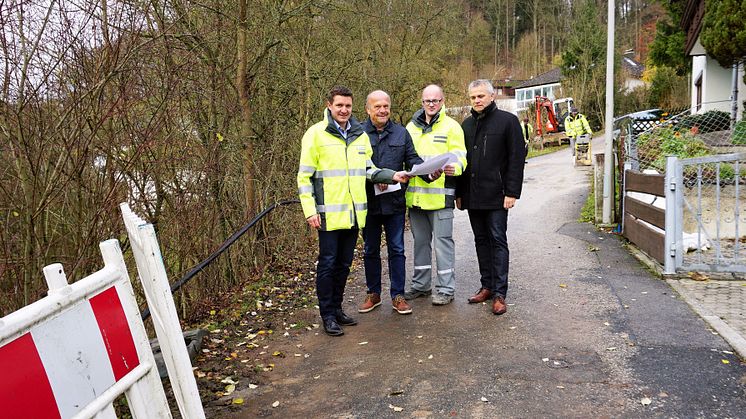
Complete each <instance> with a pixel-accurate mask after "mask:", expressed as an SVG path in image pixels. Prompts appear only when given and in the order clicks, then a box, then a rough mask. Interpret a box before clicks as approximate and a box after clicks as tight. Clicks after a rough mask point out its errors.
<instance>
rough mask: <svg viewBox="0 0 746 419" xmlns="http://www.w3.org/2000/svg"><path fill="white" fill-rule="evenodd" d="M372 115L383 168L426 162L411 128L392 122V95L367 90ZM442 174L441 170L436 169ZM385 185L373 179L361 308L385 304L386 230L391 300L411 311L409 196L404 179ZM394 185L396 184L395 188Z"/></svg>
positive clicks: (369, 127)
mask: <svg viewBox="0 0 746 419" xmlns="http://www.w3.org/2000/svg"><path fill="white" fill-rule="evenodd" d="M365 111H366V112H367V113H368V116H369V118H368V120H367V121H365V122H364V123H363V129H364V130H365V132H367V133H368V137H369V138H370V144H371V146H372V147H373V164H375V165H376V167H378V168H381V169H383V168H388V169H394V170H402V169H403V168H405V167H406V168H407V169H409V168H411V167H412V166H413V165H415V164H419V163H422V159H421V158H420V157H419V156H418V155H417V152H416V151H415V150H414V144H413V143H412V137H411V136H410V135H409V133H408V132H407V130H406V129H405V128H404V127H403V126H401V125H399V124H397V123H395V122H392V121H391V120H390V119H389V117H390V116H391V98H390V97H389V95H388V94H387V93H386V92H384V91H382V90H376V91H373V92H371V93H370V94H369V95H368V99H367V100H366V102H365ZM436 175H437V174H436ZM398 186H399V184H396V185H385V184H372V183H370V182H369V183H368V184H367V186H366V188H367V193H368V216H367V219H366V224H365V228H363V239H364V240H365V257H364V262H365V282H366V283H367V286H368V294H367V296H366V298H365V302H363V304H362V305H361V306H360V307H359V308H358V311H359V312H360V313H367V312H369V311H371V310H373V309H374V308H376V307H378V306H379V305H381V232H382V230H383V231H385V232H386V247H387V248H388V255H389V276H390V278H391V302H392V306H393V308H394V310H396V311H397V312H398V313H399V314H409V313H411V312H412V308H411V307H410V306H409V304H408V303H407V301H406V300H405V299H404V295H403V294H404V278H405V268H404V265H405V261H406V259H405V256H404V214H405V212H406V204H405V200H404V191H405V188H406V185H405V184H402V185H401V188H400V189H396V188H397V187H398ZM394 189H395V190H394Z"/></svg>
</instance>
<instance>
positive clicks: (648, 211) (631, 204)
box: [624, 196, 666, 230]
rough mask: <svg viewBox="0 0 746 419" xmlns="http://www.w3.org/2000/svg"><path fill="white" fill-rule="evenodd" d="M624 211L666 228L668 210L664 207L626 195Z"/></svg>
mask: <svg viewBox="0 0 746 419" xmlns="http://www.w3.org/2000/svg"><path fill="white" fill-rule="evenodd" d="M624 212H625V213H629V214H631V215H633V216H635V218H641V219H643V220H645V221H646V222H648V223H650V224H652V225H654V226H656V227H658V228H661V229H664V230H665V229H666V210H664V209H663V208H658V207H656V206H654V205H651V204H647V203H645V202H642V201H638V200H637V199H635V198H632V197H629V196H625V197H624Z"/></svg>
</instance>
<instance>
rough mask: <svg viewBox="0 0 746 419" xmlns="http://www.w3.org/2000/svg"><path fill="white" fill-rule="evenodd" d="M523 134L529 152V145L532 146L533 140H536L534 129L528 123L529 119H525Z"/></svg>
mask: <svg viewBox="0 0 746 419" xmlns="http://www.w3.org/2000/svg"><path fill="white" fill-rule="evenodd" d="M521 133H522V134H523V141H525V142H526V151H528V145H529V144H531V140H532V139H533V138H534V127H532V126H531V124H529V123H528V117H524V118H523V122H522V123H521Z"/></svg>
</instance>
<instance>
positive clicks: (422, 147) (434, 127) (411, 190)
mask: <svg viewBox="0 0 746 419" xmlns="http://www.w3.org/2000/svg"><path fill="white" fill-rule="evenodd" d="M407 131H409V134H410V135H411V136H412V142H413V143H414V148H415V150H416V151H417V154H419V156H420V157H422V159H423V160H427V159H428V158H430V157H434V156H437V155H440V154H443V153H447V152H451V153H453V154H455V155H456V157H458V159H459V162H458V164H456V174H455V176H459V175H461V173H463V172H464V169H466V146H465V145H464V131H463V130H462V129H461V125H459V123H458V122H456V121H455V120H453V119H452V118H450V117H449V116H447V115H446V112H445V108H443V109H441V110H440V113H438V114H437V115H435V116H434V117H433V120H431V121H430V124H427V123H426V122H425V111H424V110H423V109H420V110H419V111H417V112H415V114H414V116H413V117H412V121H411V122H409V124H407ZM455 176H445V175H442V176H441V177H440V178H438V179H437V180H435V181H433V182H430V183H428V182H426V181H425V180H423V179H420V178H418V177H417V178H412V179H410V181H409V186H408V187H407V192H406V199H407V207H408V208H413V207H414V208H420V209H424V210H437V209H443V208H453V207H454V199H455V195H456V179H455Z"/></svg>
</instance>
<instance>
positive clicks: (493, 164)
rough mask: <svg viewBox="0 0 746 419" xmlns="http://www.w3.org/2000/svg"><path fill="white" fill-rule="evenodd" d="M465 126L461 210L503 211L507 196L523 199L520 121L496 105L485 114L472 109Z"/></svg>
mask: <svg viewBox="0 0 746 419" xmlns="http://www.w3.org/2000/svg"><path fill="white" fill-rule="evenodd" d="M461 127H462V128H463V129H464V140H465V142H466V161H467V165H466V171H464V173H463V174H462V175H461V176H459V178H458V179H459V181H458V184H457V187H456V197H457V198H461V208H462V209H499V208H503V201H504V199H505V197H506V196H511V197H513V198H520V197H521V189H522V188H523V167H524V164H525V159H526V145H525V142H524V141H523V134H522V132H521V124H520V122H519V121H518V118H517V117H516V116H515V115H513V114H512V113H509V112H505V111H501V110H499V109H497V107H496V106H495V103H494V102H492V103H491V104H490V105H489V106H487V107H486V108H485V109H484V111H483V112H482V113H481V114H480V113H476V112H474V110H472V111H471V116H469V117H467V118H466V119H465V120H464V122H463V123H462V124H461Z"/></svg>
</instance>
